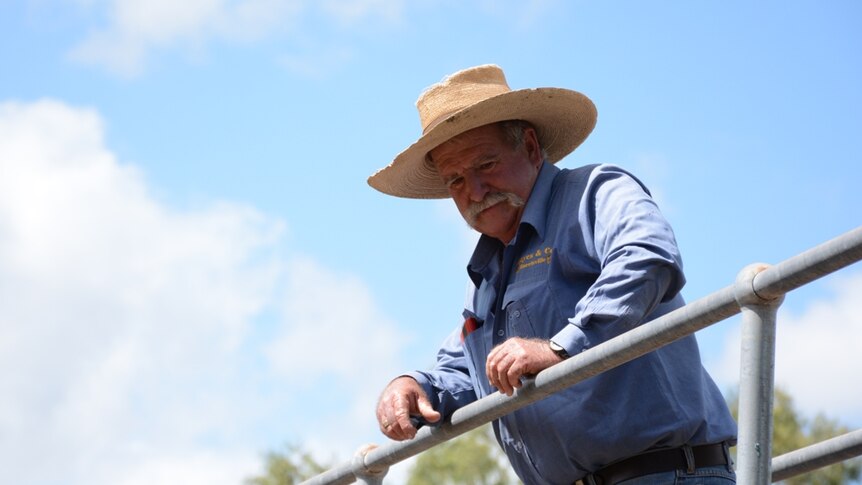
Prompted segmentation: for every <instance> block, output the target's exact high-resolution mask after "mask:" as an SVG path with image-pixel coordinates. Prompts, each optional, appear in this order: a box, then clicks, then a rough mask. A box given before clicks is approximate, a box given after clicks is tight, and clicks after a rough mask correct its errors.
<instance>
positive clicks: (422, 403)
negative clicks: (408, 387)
mask: <svg viewBox="0 0 862 485" xmlns="http://www.w3.org/2000/svg"><path fill="white" fill-rule="evenodd" d="M416 407H418V408H419V414H421V415H422V417H423V418H425V420H426V421H428V422H429V423H435V422H437V421H439V420H440V413H438V412H437V411H435V410H434V408H433V407H431V402H430V401H428V398H426V397H425V396H419V399H418V400H417V401H416Z"/></svg>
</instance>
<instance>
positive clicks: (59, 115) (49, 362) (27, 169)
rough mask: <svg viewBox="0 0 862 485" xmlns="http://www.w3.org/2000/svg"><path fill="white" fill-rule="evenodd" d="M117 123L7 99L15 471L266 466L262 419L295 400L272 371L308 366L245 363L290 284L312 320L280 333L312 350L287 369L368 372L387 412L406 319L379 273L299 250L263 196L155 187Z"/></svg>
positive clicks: (154, 472) (230, 470) (8, 428)
mask: <svg viewBox="0 0 862 485" xmlns="http://www.w3.org/2000/svg"><path fill="white" fill-rule="evenodd" d="M103 131H104V128H103V123H102V121H101V119H100V117H99V115H98V114H97V113H96V112H94V111H92V110H87V109H79V108H73V107H69V106H67V105H65V104H63V103H60V102H56V101H49V100H46V101H40V102H36V103H32V104H21V103H0V482H2V483H25V482H26V483H34V484H38V483H70V484H75V483H87V484H88V485H89V484H117V483H120V484H137V483H164V484H171V483H178V484H179V483H182V484H184V485H185V484H189V483H201V484H204V483H206V484H219V483H224V484H228V483H231V484H236V483H239V482H240V481H241V480H242V479H243V478H244V477H246V476H248V475H250V474H253V473H255V472H257V470H259V468H260V467H259V465H260V455H259V454H260V453H261V452H263V451H266V450H262V449H257V447H259V446H263V445H261V441H259V440H260V437H257V436H252V433H253V430H254V429H255V428H256V427H257V428H259V427H260V426H261V423H263V422H265V423H273V422H276V421H277V420H278V419H282V418H283V417H284V413H285V410H284V406H285V405H286V404H290V403H291V402H293V401H292V398H291V395H290V393H289V392H283V391H278V392H275V393H273V392H266V391H265V390H262V392H256V391H258V390H259V389H258V388H257V387H256V386H258V385H260V386H263V388H265V389H279V390H280V389H288V388H289V387H290V386H291V385H293V384H295V383H296V382H295V380H294V379H293V378H292V377H291V376H292V375H293V374H286V375H288V377H285V378H273V377H271V376H273V375H276V374H277V373H275V372H273V370H272V369H269V368H267V367H266V366H265V365H264V366H262V367H261V368H255V369H254V370H253V372H254V375H248V373H247V372H246V371H248V365H249V364H248V363H249V362H250V361H260V359H257V358H256V355H255V354H254V353H257V354H259V355H262V352H263V350H262V349H259V348H254V345H255V342H256V340H255V338H253V337H251V335H252V334H257V335H259V334H260V331H256V328H257V325H258V321H259V320H258V319H260V318H262V315H264V314H265V312H264V310H265V309H267V308H272V307H274V306H276V303H275V300H274V298H278V301H282V300H281V296H282V294H286V295H287V298H286V300H284V301H283V305H284V306H283V309H284V312H283V313H284V315H285V322H286V325H287V326H286V328H287V329H288V335H289V336H293V337H296V338H295V339H293V338H289V339H288V340H281V341H279V342H278V345H279V346H280V347H279V348H280V349H281V350H283V351H284V352H285V353H286V354H287V355H288V356H294V357H295V358H301V359H303V360H302V361H293V362H292V361H291V360H290V357H284V356H282V357H281V358H279V359H276V360H275V361H274V362H275V364H276V365H278V366H279V367H278V368H277V369H276V370H279V371H280V370H286V371H290V369H292V368H294V367H292V364H299V365H302V366H303V369H308V368H309V366H311V365H313V366H316V367H318V368H320V369H322V371H323V372H327V373H328V374H329V375H330V376H332V377H333V378H334V379H335V380H336V381H339V382H353V383H354V384H352V386H353V387H347V389H348V390H355V391H357V392H356V393H355V395H349V394H348V396H347V399H346V400H345V402H343V403H342V405H340V406H339V407H338V412H339V413H341V414H343V413H344V411H345V409H361V410H362V411H363V412H362V413H360V412H359V411H355V412H356V413H357V414H362V416H361V419H362V422H363V423H365V424H366V427H367V426H373V422H372V418H371V417H370V416H373V415H369V414H368V413H367V409H368V406H370V405H373V401H374V399H375V398H376V395H375V394H376V392H378V391H379V388H380V387H381V383H380V381H381V380H382V379H384V375H385V374H386V373H387V372H391V369H397V368H400V366H399V365H397V363H395V362H394V361H393V359H394V355H396V354H395V353H396V351H397V349H399V348H400V347H401V339H402V336H400V335H399V334H398V333H397V332H396V331H395V330H394V328H395V325H394V324H393V323H392V322H391V321H388V320H387V319H386V318H385V317H384V316H383V315H382V314H381V313H380V311H379V310H377V309H376V308H375V306H374V304H373V303H372V301H371V296H370V294H369V292H368V290H367V289H365V287H364V285H363V283H362V282H361V281H360V280H359V279H357V278H355V277H351V276H349V275H343V274H335V273H333V272H331V271H330V270H327V269H326V268H324V267H322V266H321V265H319V264H317V263H315V262H313V261H310V260H298V261H296V262H294V263H292V264H290V265H289V266H288V265H285V264H284V263H283V261H282V259H281V256H280V251H281V248H280V244H281V242H282V239H283V238H282V234H283V232H284V224H283V223H282V222H280V221H278V220H275V219H272V218H269V217H267V216H265V215H262V214H260V213H258V212H257V211H255V210H254V209H252V208H249V207H245V206H242V205H238V204H229V203H212V204H210V205H209V206H207V207H203V208H200V209H196V210H184V211H179V210H176V209H173V208H171V207H168V206H165V205H164V204H162V203H160V202H159V201H157V200H155V199H153V197H151V196H150V195H149V191H148V188H147V185H146V182H145V180H144V178H143V176H142V175H141V173H140V172H139V171H138V170H136V169H135V168H134V167H131V166H126V165H122V164H120V163H118V162H117V160H116V159H115V157H114V155H113V154H112V153H111V152H110V151H108V150H107V149H106V148H105V147H104V140H103ZM285 279H287V280H288V287H287V289H286V290H285V289H283V288H281V284H282V283H283V281H284V280H285ZM306 326H308V327H307V328H306ZM291 332H292V333H291ZM315 332H323V333H322V334H321V333H315ZM264 333H265V331H264ZM321 335H323V336H326V337H327V338H326V339H324V340H322V339H320V338H319V337H320V336H321ZM321 342H330V343H331V344H332V347H331V350H332V351H331V352H329V353H323V352H321V348H320V347H319V346H317V345H316V344H319V343H321ZM313 344H315V345H313ZM359 344H361V347H360V345H359ZM249 348H251V351H252V352H253V354H251V355H248V354H244V353H243V352H244V351H247V350H249ZM244 372H245V373H244ZM366 373H370V375H371V376H376V377H374V378H369V376H368V375H366ZM311 377H312V378H313V377H314V375H312V376H311ZM261 381H263V382H262V383H260V382H261ZM259 383H260V384H259ZM369 383H371V384H373V385H369V386H364V384H369ZM384 383H385V382H384ZM315 385H317V384H315ZM365 389H368V390H367V391H365ZM372 389H373V393H372ZM358 391H362V392H358ZM273 395H275V396H276V397H275V398H273ZM285 395H286V396H287V397H285ZM272 399H276V400H277V401H273V400H272ZM285 399H286V400H287V401H286V402H285V401H284V400H285ZM293 399H298V398H293ZM369 403H370V404H369ZM273 413H274V414H275V415H273ZM312 419H313V417H308V419H306V416H301V417H298V418H297V419H296V423H294V424H295V426H294V427H295V428H296V430H295V431H296V433H299V434H298V435H297V434H293V435H290V436H284V437H283V439H284V442H290V441H291V440H296V439H297V438H300V439H302V438H304V437H303V436H302V435H301V433H302V432H304V431H305V428H304V426H305V422H304V421H309V420H312ZM357 419H359V418H357ZM288 432H294V430H293V429H290V430H289V431H288ZM330 436H337V434H333V435H330ZM279 444H281V443H277V444H274V445H273V446H276V445H279ZM359 444H360V443H358V442H356V441H353V442H350V443H349V444H348V445H346V446H349V447H355V446H358V445H359ZM46 464H48V465H46Z"/></svg>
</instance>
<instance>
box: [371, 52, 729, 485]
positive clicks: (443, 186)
mask: <svg viewBox="0 0 862 485" xmlns="http://www.w3.org/2000/svg"><path fill="white" fill-rule="evenodd" d="M417 107H418V109H419V114H420V120H421V122H422V126H423V135H422V136H421V137H420V139H419V140H418V141H416V142H415V143H414V144H413V145H411V146H410V147H409V148H408V149H407V150H405V151H404V152H402V153H401V154H399V155H398V156H397V157H396V158H395V160H394V161H393V162H392V164H390V165H389V166H387V167H386V168H384V169H382V170H380V171H379V172H377V173H376V174H374V175H373V176H372V177H370V178H369V183H370V184H371V185H372V186H373V187H374V188H376V189H378V190H380V191H382V192H384V193H387V194H391V195H395V196H399V197H414V198H442V197H451V198H452V199H453V200H454V201H455V204H456V206H457V207H458V210H459V211H460V212H461V214H462V216H463V217H464V219H465V220H466V221H467V223H468V224H469V225H470V226H471V227H473V228H474V229H476V230H477V231H478V232H480V233H481V234H482V236H481V237H480V239H479V242H478V244H477V246H476V249H475V251H474V253H473V256H472V258H471V259H470V261H469V263H468V265H467V273H468V276H469V290H470V291H469V295H468V298H467V302H466V304H465V308H464V310H463V316H464V321H463V323H461V324H460V325H459V326H458V328H457V329H456V330H455V331H454V332H453V333H452V334H451V335H450V337H449V338H448V339H446V341H444V343H443V345H442V347H441V349H440V351H439V352H438V358H437V364H436V366H435V367H434V368H433V369H430V370H427V371H417V372H412V373H408V374H405V375H403V376H400V377H398V378H396V379H394V380H393V381H392V382H391V383H390V384H389V385H388V386H387V387H386V389H384V391H383V393H382V394H381V397H380V400H379V403H378V408H377V418H378V421H379V423H380V428H381V431H382V432H383V433H384V434H386V436H388V437H390V438H392V439H397V440H404V439H409V438H412V437H413V436H415V434H416V427H415V426H414V424H413V423H414V422H416V421H418V422H420V423H427V424H433V423H438V422H441V420H443V419H445V418H446V417H448V416H449V415H451V413H452V412H453V411H455V410H456V409H458V408H459V407H461V406H463V405H465V404H467V403H469V402H472V401H474V400H475V399H477V398H481V397H483V396H486V395H488V394H490V393H492V392H495V391H499V392H502V393H505V394H507V395H511V394H512V393H513V392H515V390H516V389H517V388H519V387H520V386H521V378H522V377H523V376H525V375H531V374H535V373H537V372H539V371H541V370H543V369H545V368H547V367H549V366H551V365H554V364H556V363H558V362H560V361H562V360H563V359H565V358H567V357H568V356H570V355H575V354H577V353H579V352H582V351H583V350H585V349H588V348H591V347H594V346H596V345H598V344H600V343H602V342H604V341H606V340H608V339H610V338H612V337H614V336H616V335H619V334H621V333H623V332H625V331H627V330H629V329H631V328H633V327H635V326H637V325H640V324H641V323H643V322H646V321H649V320H651V319H654V318H656V317H658V316H661V315H663V314H665V313H667V312H669V311H671V310H673V309H676V308H679V307H680V306H682V305H683V300H682V297H681V295H680V294H679V291H680V289H681V288H682V286H683V284H684V283H685V278H684V276H683V273H682V262H681V259H680V255H679V251H678V249H677V246H676V242H675V239H674V235H673V232H672V230H671V228H670V226H669V225H668V223H667V221H666V220H665V219H664V218H663V217H662V215H661V213H660V212H659V210H658V208H657V206H656V204H655V203H654V201H653V200H652V198H651V197H650V194H649V192H648V190H647V189H646V188H645V187H644V186H643V184H641V183H640V182H639V181H638V180H637V179H636V178H635V177H633V176H632V175H631V174H629V173H627V172H626V171H624V170H622V169H620V168H618V167H614V166H611V165H591V166H585V167H580V168H578V169H574V170H560V169H559V168H557V167H555V166H554V165H553V164H554V163H556V162H557V161H558V160H560V159H561V158H563V157H564V156H566V155H567V154H568V153H570V152H571V151H572V150H574V149H575V148H576V147H577V146H578V145H579V144H580V143H581V142H583V140H584V139H586V137H587V136H588V135H589V133H590V132H591V131H592V128H593V126H594V125H595V120H596V112H595V107H594V106H593V104H592V102H591V101H590V100H589V99H588V98H586V97H585V96H583V95H582V94H580V93H577V92H574V91H570V90H565V89H557V88H542V89H529V90H520V91H512V90H510V89H509V87H508V85H507V84H506V81H505V77H504V76H503V72H502V70H500V68H499V67H497V66H479V67H475V68H471V69H467V70H464V71H460V72H458V73H455V74H453V75H452V76H449V77H448V78H446V79H444V80H443V81H442V82H441V83H439V84H436V85H434V86H432V87H431V88H429V89H428V90H426V91H425V92H424V93H423V94H422V95H421V96H420V98H419V101H418V102H417ZM411 418H412V419H411ZM494 431H495V434H496V436H497V440H498V442H499V443H500V445H501V446H502V448H503V450H504V451H505V453H506V455H507V456H508V458H509V460H510V462H511V464H512V466H513V468H514V469H515V472H516V473H517V474H518V476H519V477H520V478H521V480H523V481H524V482H525V483H527V484H572V483H574V482H575V481H577V480H583V481H584V482H585V483H598V484H604V485H609V484H613V483H620V482H622V481H625V483H626V484H629V485H634V484H658V483H683V482H685V480H690V481H688V482H685V483H698V484H726V483H734V482H735V477H734V474H733V471H732V465H731V463H730V459H729V454H728V446H730V445H732V444H733V443H734V441H735V436H736V426H735V423H734V422H733V419H732V418H731V416H730V413H729V412H728V409H727V406H726V404H725V403H724V400H723V398H722V396H721V394H720V392H719V391H718V389H717V388H716V386H715V384H714V383H713V381H712V379H711V378H710V377H709V375H708V374H707V373H706V371H705V370H704V369H703V367H702V365H701V362H700V355H699V352H698V348H697V343H696V340H695V338H694V337H693V336H690V337H688V338H684V339H682V340H679V341H677V342H675V343H673V344H670V345H668V346H666V347H663V348H661V349H659V350H656V351H654V352H651V353H649V354H647V355H645V356H643V357H640V358H638V359H636V360H634V361H632V362H629V363H627V364H624V365H622V366H620V367H617V368H616V369H613V370H611V371H608V372H605V373H603V374H601V375H599V376H596V377H594V378H591V379H588V380H587V381H584V382H581V383H579V384H576V385H575V386H572V387H570V388H568V389H566V390H564V391H562V392H559V393H557V394H555V395H553V396H551V397H548V398H546V399H544V400H542V401H540V402H537V403H534V404H532V405H530V406H527V407H525V408H523V409H521V410H518V411H516V412H514V413H512V414H510V415H508V416H505V417H503V418H500V419H499V420H497V421H495V422H494Z"/></svg>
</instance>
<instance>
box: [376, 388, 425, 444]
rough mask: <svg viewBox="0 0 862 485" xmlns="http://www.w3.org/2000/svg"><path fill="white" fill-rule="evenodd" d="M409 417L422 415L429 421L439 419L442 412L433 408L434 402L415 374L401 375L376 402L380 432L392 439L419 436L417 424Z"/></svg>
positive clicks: (407, 438) (400, 439) (399, 439)
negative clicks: (429, 398)
mask: <svg viewBox="0 0 862 485" xmlns="http://www.w3.org/2000/svg"><path fill="white" fill-rule="evenodd" d="M410 416H421V417H423V418H424V419H425V420H426V421H428V422H429V423H434V422H436V421H439V420H440V417H441V416H440V413H438V412H437V411H435V410H434V408H432V407H431V401H429V400H428V396H426V395H425V391H424V390H422V386H420V385H419V383H418V382H416V380H415V379H413V378H412V377H407V376H402V377H399V378H397V379H395V380H393V381H392V382H390V383H389V385H388V386H386V389H384V390H383V393H382V394H380V400H379V401H377V422H378V424H379V425H380V431H382V432H383V434H385V435H386V436H388V437H389V438H391V439H393V440H398V441H402V440H409V439H412V438H413V437H414V436H416V427H415V426H413V423H411V422H410Z"/></svg>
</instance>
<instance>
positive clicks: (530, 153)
mask: <svg viewBox="0 0 862 485" xmlns="http://www.w3.org/2000/svg"><path fill="white" fill-rule="evenodd" d="M430 156H431V160H432V162H433V163H434V166H435V167H436V168H437V172H438V173H439V174H440V176H441V177H442V179H443V182H444V183H445V184H446V186H447V187H448V189H449V194H450V195H451V196H452V199H453V200H454V201H455V205H457V206H458V210H459V211H460V212H461V215H462V216H463V217H464V220H466V221H467V223H468V224H470V226H471V227H473V228H474V229H476V230H477V231H479V232H481V233H482V234H485V235H487V236H490V237H494V238H497V239H499V240H500V241H502V242H503V243H508V242H509V241H511V240H512V238H513V237H515V232H516V231H517V230H518V224H519V223H520V222H521V214H522V213H523V211H524V207H523V206H524V204H525V203H526V201H527V199H528V198H529V196H530V191H531V190H532V189H533V184H534V183H535V182H536V177H537V176H538V174H539V168H540V167H541V164H542V155H541V150H540V148H539V142H538V140H537V138H536V132H535V131H534V130H533V129H532V128H528V129H526V130H525V132H524V140H523V143H521V145H520V146H518V147H513V146H512V142H511V141H509V140H507V139H506V137H505V135H504V134H503V131H502V129H501V128H500V127H499V126H498V125H496V124H492V125H485V126H480V127H479V128H475V129H473V130H470V131H467V132H465V133H462V134H461V135H459V136H457V137H455V138H453V139H451V140H449V141H448V142H446V143H444V144H443V145H440V146H438V147H437V148H435V149H434V150H431V152H430Z"/></svg>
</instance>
